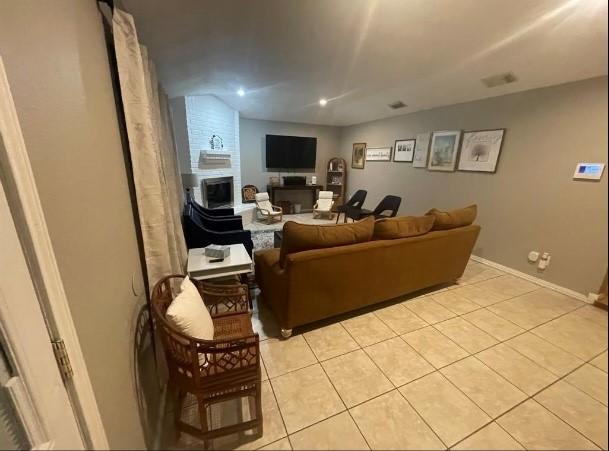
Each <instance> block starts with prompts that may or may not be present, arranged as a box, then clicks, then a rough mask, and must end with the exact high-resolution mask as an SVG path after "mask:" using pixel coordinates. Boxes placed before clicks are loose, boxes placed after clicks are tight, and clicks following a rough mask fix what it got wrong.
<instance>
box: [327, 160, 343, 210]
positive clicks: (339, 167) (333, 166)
mask: <svg viewBox="0 0 609 451" xmlns="http://www.w3.org/2000/svg"><path fill="white" fill-rule="evenodd" d="M346 185H347V163H346V162H345V160H344V159H343V158H332V159H331V160H330V161H328V169H327V177H326V190H327V191H332V192H333V193H334V195H333V198H334V207H333V208H334V209H336V207H338V206H339V205H342V204H343V203H344V202H345V189H346Z"/></svg>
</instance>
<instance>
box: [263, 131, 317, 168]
mask: <svg viewBox="0 0 609 451" xmlns="http://www.w3.org/2000/svg"><path fill="white" fill-rule="evenodd" d="M316 152H317V138H307V137H302V136H280V135H266V167H267V168H268V169H315V156H316Z"/></svg>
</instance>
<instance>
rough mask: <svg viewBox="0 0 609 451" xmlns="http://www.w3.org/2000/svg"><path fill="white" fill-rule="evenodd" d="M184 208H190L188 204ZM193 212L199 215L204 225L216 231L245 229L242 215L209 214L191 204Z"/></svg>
mask: <svg viewBox="0 0 609 451" xmlns="http://www.w3.org/2000/svg"><path fill="white" fill-rule="evenodd" d="M184 208H185V209H186V208H188V204H187V205H185V206H184ZM191 212H192V214H193V215H197V216H198V218H199V221H200V222H201V224H202V225H203V227H205V228H206V229H209V230H212V231H214V232H228V231H232V230H243V218H242V217H241V216H238V215H237V216H208V215H207V214H205V213H204V212H203V210H199V209H198V208H197V207H196V205H193V204H191Z"/></svg>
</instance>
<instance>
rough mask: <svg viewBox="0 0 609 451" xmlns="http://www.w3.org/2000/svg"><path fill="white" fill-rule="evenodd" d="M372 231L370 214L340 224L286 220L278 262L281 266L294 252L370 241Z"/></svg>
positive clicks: (372, 221)
mask: <svg viewBox="0 0 609 451" xmlns="http://www.w3.org/2000/svg"><path fill="white" fill-rule="evenodd" d="M373 232H374V218H373V217H372V216H370V217H368V218H366V219H363V220H361V221H358V222H354V223H352V224H340V225H311V224H298V223H296V222H293V221H288V222H286V223H285V224H284V226H283V239H282V241H281V251H280V254H279V264H280V266H281V267H282V268H283V267H284V266H285V260H286V257H287V255H289V254H292V253H295V252H302V251H308V250H312V249H324V248H328V247H336V246H346V245H348V244H357V243H363V242H365V241H370V240H371V239H372V234H373Z"/></svg>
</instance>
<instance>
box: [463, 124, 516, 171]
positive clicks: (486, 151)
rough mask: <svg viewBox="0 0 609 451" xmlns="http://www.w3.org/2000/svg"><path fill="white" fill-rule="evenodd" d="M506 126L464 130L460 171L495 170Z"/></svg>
mask: <svg viewBox="0 0 609 451" xmlns="http://www.w3.org/2000/svg"><path fill="white" fill-rule="evenodd" d="M504 135H505V128H500V129H496V130H474V131H468V132H463V144H462V145H461V156H460V157H459V170H460V171H477V172H495V171H496V169H497V161H499V154H500V153H501V145H502V144H503V136H504Z"/></svg>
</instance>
